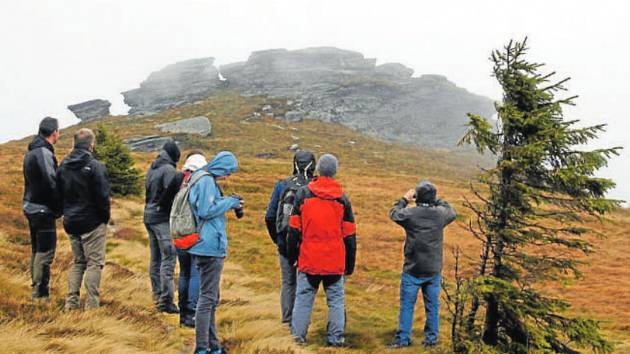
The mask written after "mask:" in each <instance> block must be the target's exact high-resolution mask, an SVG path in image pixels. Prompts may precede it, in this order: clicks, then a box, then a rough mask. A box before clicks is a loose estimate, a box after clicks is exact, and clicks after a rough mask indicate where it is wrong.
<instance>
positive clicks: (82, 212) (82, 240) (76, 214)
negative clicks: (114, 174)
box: [57, 128, 110, 310]
mask: <svg viewBox="0 0 630 354" xmlns="http://www.w3.org/2000/svg"><path fill="white" fill-rule="evenodd" d="M95 140H96V139H95V136H94V132H93V131H92V130H90V129H87V128H82V129H79V130H77V132H76V133H75V134H74V148H73V149H72V151H71V152H70V154H68V156H66V157H65V158H64V159H63V161H62V162H61V165H60V166H59V170H58V171H57V188H58V190H59V196H60V198H61V204H62V205H63V228H64V229H65V231H66V233H67V234H68V238H69V239H70V245H71V246H72V255H73V256H74V264H73V265H72V269H71V270H70V272H69V273H68V296H67V298H66V304H65V309H66V310H77V309H79V308H80V307H81V306H80V299H81V294H80V292H81V287H82V286H84V287H85V289H86V292H87V296H86V300H85V308H87V309H95V308H98V307H99V306H100V294H99V289H100V284H101V274H102V271H103V266H105V248H106V235H107V224H108V223H109V219H110V185H109V179H108V174H107V168H106V167H105V165H103V164H102V163H101V162H99V161H97V160H96V158H95V157H94V155H93V152H94V144H95Z"/></svg>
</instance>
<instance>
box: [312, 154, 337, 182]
mask: <svg viewBox="0 0 630 354" xmlns="http://www.w3.org/2000/svg"><path fill="white" fill-rule="evenodd" d="M338 166H339V161H337V158H336V157H335V156H334V155H331V154H324V155H322V156H321V157H320V158H319V162H317V172H318V173H319V175H320V176H323V177H335V175H336V174H337V167H338Z"/></svg>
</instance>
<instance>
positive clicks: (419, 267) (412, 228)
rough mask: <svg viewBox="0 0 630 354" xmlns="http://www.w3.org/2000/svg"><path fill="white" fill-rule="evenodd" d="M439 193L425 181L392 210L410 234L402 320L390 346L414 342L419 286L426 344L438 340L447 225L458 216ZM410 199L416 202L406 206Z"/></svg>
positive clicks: (390, 214)
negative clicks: (413, 326) (422, 302)
mask: <svg viewBox="0 0 630 354" xmlns="http://www.w3.org/2000/svg"><path fill="white" fill-rule="evenodd" d="M436 197H437V190H436V188H435V186H433V184H431V182H429V181H422V182H420V183H419V184H418V185H417V186H416V189H415V190H414V189H411V190H409V191H407V193H406V194H405V195H404V197H403V198H401V199H400V200H399V201H397V202H396V204H394V207H393V208H392V209H391V211H390V212H389V217H390V218H391V219H392V220H393V221H394V222H395V223H397V224H398V225H400V226H402V227H403V228H404V229H405V233H406V235H407V239H406V240H405V264H404V267H403V273H402V277H401V280H400V315H399V324H398V331H397V332H396V340H395V342H394V343H392V344H391V345H390V347H391V348H402V347H407V346H410V345H411V327H412V324H413V312H414V307H415V304H416V299H417V297H418V292H419V291H420V289H422V297H423V300H424V311H425V314H426V322H425V326H424V341H423V345H424V346H426V347H430V346H434V345H436V344H437V341H438V335H439V330H440V324H439V320H440V317H439V305H440V304H439V301H440V289H441V286H442V275H441V273H442V253H443V240H444V228H445V227H446V225H448V224H450V223H451V222H453V220H455V217H456V213H455V210H454V209H453V208H452V207H451V206H450V205H449V204H448V203H447V202H445V201H443V200H441V199H437V198H436ZM411 202H415V204H416V205H415V206H414V207H411V208H407V204H409V203H411Z"/></svg>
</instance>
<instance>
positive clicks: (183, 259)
mask: <svg viewBox="0 0 630 354" xmlns="http://www.w3.org/2000/svg"><path fill="white" fill-rule="evenodd" d="M177 258H178V259H179V289H178V292H179V313H180V315H179V316H180V319H181V320H186V321H192V319H193V317H194V316H195V310H196V309H197V300H198V299H199V271H197V267H195V263H194V261H193V259H192V256H191V255H190V253H188V252H186V251H185V250H180V249H178V250H177Z"/></svg>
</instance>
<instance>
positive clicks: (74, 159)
mask: <svg viewBox="0 0 630 354" xmlns="http://www.w3.org/2000/svg"><path fill="white" fill-rule="evenodd" d="M90 160H92V153H91V152H90V151H88V150H85V149H81V148H75V149H74V150H72V151H71V152H70V154H69V155H68V156H67V157H66V158H65V159H64V161H63V163H64V164H65V165H66V166H67V167H68V168H69V169H71V170H79V169H82V168H83V167H85V166H86V165H87V164H88V163H89V162H90Z"/></svg>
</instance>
